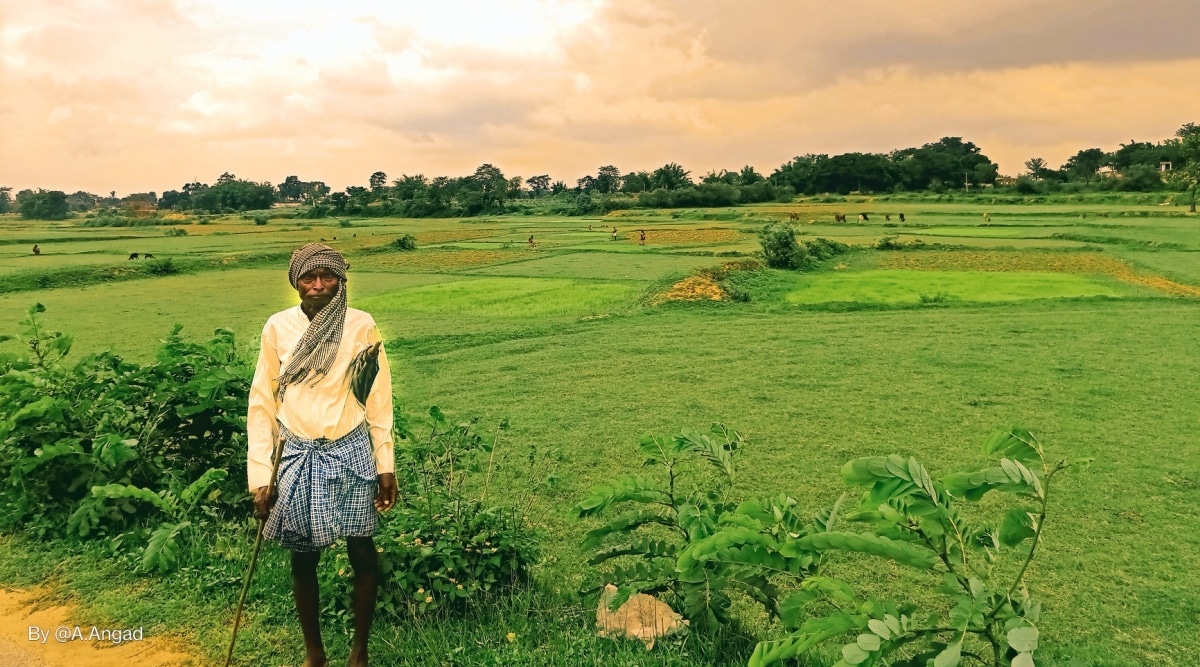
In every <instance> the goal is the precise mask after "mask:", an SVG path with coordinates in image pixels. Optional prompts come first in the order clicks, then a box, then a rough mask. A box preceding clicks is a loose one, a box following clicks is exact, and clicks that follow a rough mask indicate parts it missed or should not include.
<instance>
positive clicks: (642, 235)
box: [638, 229, 646, 245]
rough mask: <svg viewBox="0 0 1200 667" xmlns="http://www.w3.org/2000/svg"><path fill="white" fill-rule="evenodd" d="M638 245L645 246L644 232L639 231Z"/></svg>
mask: <svg viewBox="0 0 1200 667" xmlns="http://www.w3.org/2000/svg"><path fill="white" fill-rule="evenodd" d="M638 245H646V230H644V229H643V230H641V237H640V238H639V239H638Z"/></svg>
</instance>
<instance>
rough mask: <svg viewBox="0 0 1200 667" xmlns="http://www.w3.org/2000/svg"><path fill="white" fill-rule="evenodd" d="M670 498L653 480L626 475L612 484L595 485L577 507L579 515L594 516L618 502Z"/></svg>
mask: <svg viewBox="0 0 1200 667" xmlns="http://www.w3.org/2000/svg"><path fill="white" fill-rule="evenodd" d="M669 500H670V498H669V497H668V496H667V494H666V493H665V492H664V491H663V490H662V489H661V488H659V487H658V485H656V484H655V483H653V482H649V481H646V480H644V479H641V478H640V477H633V476H624V477H619V478H617V479H616V480H614V481H613V482H612V483H611V484H603V485H600V486H596V487H593V488H592V490H591V491H590V492H589V493H588V496H587V498H584V499H583V501H582V502H580V503H579V505H577V506H576V507H575V514H576V516H578V517H581V518H582V517H586V516H592V515H595V514H599V513H600V512H603V511H604V510H605V509H607V508H608V507H610V506H612V505H614V504H617V503H624V502H630V503H641V504H651V503H665V502H667V501H669Z"/></svg>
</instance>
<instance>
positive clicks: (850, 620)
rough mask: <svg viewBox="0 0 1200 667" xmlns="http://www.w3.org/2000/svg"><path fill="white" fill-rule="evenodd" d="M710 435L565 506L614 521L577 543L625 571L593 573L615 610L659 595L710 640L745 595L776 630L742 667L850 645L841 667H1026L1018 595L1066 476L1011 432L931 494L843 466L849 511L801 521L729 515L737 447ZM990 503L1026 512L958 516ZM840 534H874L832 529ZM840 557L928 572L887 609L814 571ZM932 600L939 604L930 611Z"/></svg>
mask: <svg viewBox="0 0 1200 667" xmlns="http://www.w3.org/2000/svg"><path fill="white" fill-rule="evenodd" d="M713 434H714V435H715V436H717V437H716V438H715V439H714V438H712V437H709V436H708V435H702V434H699V433H696V432H693V431H683V432H682V433H681V434H680V435H678V436H675V437H673V438H665V437H655V436H647V437H646V438H643V440H642V442H641V451H642V454H643V455H644V456H645V458H646V460H645V465H646V466H650V467H654V468H656V469H658V470H660V471H661V473H662V474H661V478H662V479H660V480H648V479H645V478H641V477H632V476H626V477H621V478H618V479H617V480H615V481H613V482H612V483H610V484H606V485H603V486H599V487H596V488H595V489H593V490H592V492H591V494H590V495H589V496H588V497H587V498H586V499H584V500H583V502H581V503H580V504H579V506H578V507H577V513H578V515H579V516H581V517H588V516H594V515H598V514H600V513H603V512H605V511H606V510H608V509H610V508H626V511H624V512H623V513H621V514H619V515H618V516H617V517H616V518H613V519H611V520H610V521H608V522H607V523H606V524H604V525H602V526H600V527H598V528H596V529H594V530H592V531H590V532H589V533H588V534H587V536H586V537H585V539H584V544H583V546H584V548H585V549H594V550H596V551H595V553H594V555H593V557H592V558H591V561H590V562H591V563H592V564H594V565H595V564H611V563H612V562H623V563H624V565H618V566H612V567H609V568H608V569H606V570H605V571H603V572H602V573H601V577H600V581H599V583H598V584H597V587H598V586H600V585H603V584H605V583H613V584H618V589H617V595H616V596H615V597H614V599H613V601H612V605H613V607H614V608H615V607H616V606H618V605H620V604H621V603H623V602H624V601H625V600H627V599H628V598H629V597H630V596H631V595H633V594H635V593H638V592H654V593H660V594H666V595H668V596H669V597H671V598H673V602H675V604H676V605H677V606H678V607H679V608H680V609H681V610H682V612H683V614H684V615H685V616H687V617H688V618H689V619H690V620H691V621H692V623H693V627H699V628H707V629H712V628H715V627H718V626H720V625H723V624H726V623H729V622H730V614H729V609H730V606H731V598H732V597H733V596H735V595H742V596H744V597H746V598H747V599H749V600H750V601H752V602H754V603H757V604H759V605H761V606H762V607H764V608H765V609H766V611H767V612H768V613H769V614H771V616H773V617H775V618H777V619H778V620H779V621H780V622H781V624H782V625H783V627H784V628H785V630H786V631H787V636H785V637H783V638H781V639H771V640H768V641H763V642H760V643H759V644H758V646H757V647H756V648H755V650H754V653H753V655H752V656H751V657H750V661H749V664H750V666H751V667H765V666H767V665H775V664H786V663H787V662H788V661H789V660H793V659H796V658H799V657H803V656H804V655H806V654H807V653H808V652H809V651H810V650H812V649H814V648H816V647H819V646H821V645H822V644H825V643H827V642H831V641H834V640H837V639H838V638H841V637H844V636H846V635H850V638H851V641H850V642H849V643H847V644H845V645H844V646H843V647H842V649H841V654H842V659H841V661H839V662H838V663H837V666H838V667H846V666H848V665H879V664H890V665H906V666H911V667H918V666H924V665H933V667H955V666H957V665H960V664H970V663H971V661H974V662H977V663H979V664H990V665H997V666H999V665H1012V666H1014V667H1030V666H1032V665H1033V664H1034V661H1033V654H1034V651H1036V650H1037V647H1038V636H1039V634H1038V622H1039V620H1040V615H1041V605H1040V604H1039V603H1038V602H1036V601H1035V600H1033V599H1032V598H1031V597H1030V595H1029V593H1028V591H1027V589H1026V588H1025V585H1024V579H1025V573H1026V570H1027V568H1028V567H1029V564H1030V562H1032V560H1033V558H1034V555H1035V554H1036V552H1037V547H1038V544H1039V542H1040V539H1041V534H1042V528H1043V526H1044V525H1045V521H1046V514H1047V497H1048V495H1047V494H1048V486H1049V482H1050V480H1051V479H1052V478H1053V477H1054V476H1055V475H1057V474H1058V473H1059V472H1062V471H1063V470H1065V469H1067V468H1068V467H1069V464H1068V463H1067V462H1066V461H1060V462H1057V463H1051V462H1048V461H1047V459H1046V455H1045V452H1044V450H1043V448H1042V445H1041V443H1040V442H1039V441H1038V439H1037V438H1036V437H1034V436H1033V434H1032V433H1030V432H1029V431H1026V430H1024V429H1019V428H1013V429H1009V430H1007V431H1004V432H1001V433H998V434H996V435H994V436H992V437H991V438H989V439H988V440H987V441H986V442H985V443H984V451H985V453H987V454H988V455H990V456H996V457H999V466H997V467H993V468H986V469H984V470H979V471H975V472H969V473H956V474H951V475H947V476H945V477H943V478H941V479H940V480H934V479H933V477H932V476H931V475H930V474H929V472H928V471H927V470H926V469H925V467H924V466H923V465H921V463H920V462H918V461H917V460H916V459H915V458H908V459H905V458H904V457H901V456H899V455H896V454H892V455H890V456H886V457H885V456H876V457H868V458H860V459H855V460H853V461H850V462H849V463H847V464H846V465H845V467H844V468H843V469H842V477H843V479H844V480H845V481H846V482H847V483H848V484H850V485H852V486H857V487H866V491H865V492H864V493H863V495H862V497H861V499H860V501H859V503H858V506H857V507H856V508H855V509H854V511H852V512H849V513H845V512H844V509H843V505H844V500H845V497H846V496H845V495H843V496H842V498H841V499H839V500H838V501H837V502H836V503H835V504H834V505H833V506H832V507H830V508H826V509H822V510H820V511H817V512H815V513H813V516H812V518H811V519H809V518H805V516H804V513H803V512H802V511H801V509H800V508H799V503H798V501H797V500H796V499H794V498H791V497H789V496H787V495H784V494H780V495H778V496H772V497H763V498H757V499H749V500H745V501H741V502H737V501H735V500H734V499H733V497H732V495H733V494H732V493H731V492H732V489H733V486H734V481H735V468H734V458H735V456H736V455H737V453H738V451H739V450H740V449H741V444H742V437H741V435H740V434H738V433H737V432H736V431H730V430H728V429H727V428H725V427H724V426H723V425H720V424H717V425H714V427H713ZM697 463H699V465H697ZM705 464H707V465H705ZM706 468H708V469H710V470H706ZM992 490H996V491H1001V492H1006V493H1010V494H1013V495H1014V496H1015V497H1017V498H1018V499H1020V501H1021V502H1022V505H1020V506H1018V507H1014V508H1012V509H1010V510H1008V511H1007V512H1006V513H1005V514H1004V515H1003V517H1002V518H1001V519H1000V520H998V521H990V522H973V521H969V520H968V519H967V518H965V517H964V516H963V514H962V513H961V512H960V510H959V504H960V503H961V502H962V501H970V502H977V501H979V500H981V499H982V498H983V496H984V495H985V494H987V493H988V492H989V491H992ZM1031 505H1032V506H1031ZM843 514H845V516H843ZM839 520H843V521H848V522H851V523H857V524H864V525H865V526H867V527H869V528H870V532H848V531H844V530H840V529H837V528H836V525H835V524H836V523H837V522H838V521H839ZM1026 541H1028V542H1029V544H1028V545H1027V546H1022V545H1023V544H1024V543H1025V542H1026ZM601 546H604V548H602V549H600V548H599V547H601ZM839 553H841V554H861V555H865V556H874V557H877V558H881V559H884V560H886V561H890V562H892V563H896V564H899V565H903V566H905V567H908V568H911V569H913V570H916V571H918V572H921V573H927V575H926V576H927V579H926V583H925V584H924V585H920V584H916V585H914V586H912V587H910V588H908V589H906V590H904V591H902V593H901V596H902V597H901V599H900V600H899V601H885V600H880V599H877V598H875V597H868V598H866V599H860V598H858V597H857V596H856V595H855V593H854V591H853V589H852V588H851V587H850V586H849V585H848V584H847V583H845V582H844V581H842V580H840V579H838V578H836V577H834V576H831V575H830V574H828V573H827V572H826V566H827V565H828V561H830V560H831V559H833V558H834V557H835V556H836V555H837V554H839ZM1006 554H1013V555H1015V556H1017V557H1018V558H1019V559H1020V560H1021V563H1022V564H1021V565H1020V568H1019V569H1018V570H1017V571H1016V573H1015V574H1008V573H1007V571H1006V570H1005V569H1004V568H1002V567H998V564H999V563H1000V561H1001V557H1002V556H1004V555H1006ZM863 562H866V561H863ZM1006 574H1008V576H1005V575H1006ZM930 575H931V576H930ZM933 594H938V595H940V596H941V598H942V600H944V604H940V605H939V606H937V607H930V606H929V605H928V603H927V602H926V601H927V600H928V599H929V598H930V597H932V596H933ZM989 655H990V657H989Z"/></svg>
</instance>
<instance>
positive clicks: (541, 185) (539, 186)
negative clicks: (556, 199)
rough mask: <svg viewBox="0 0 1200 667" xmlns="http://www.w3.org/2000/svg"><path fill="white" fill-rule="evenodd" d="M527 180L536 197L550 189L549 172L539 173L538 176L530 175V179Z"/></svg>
mask: <svg viewBox="0 0 1200 667" xmlns="http://www.w3.org/2000/svg"><path fill="white" fill-rule="evenodd" d="M525 182H526V183H528V184H529V189H530V190H532V191H533V196H534V197H541V196H542V195H544V194H546V193H547V192H549V190H550V176H549V174H538V175H537V176H530V177H529V179H528V180H527V181H525Z"/></svg>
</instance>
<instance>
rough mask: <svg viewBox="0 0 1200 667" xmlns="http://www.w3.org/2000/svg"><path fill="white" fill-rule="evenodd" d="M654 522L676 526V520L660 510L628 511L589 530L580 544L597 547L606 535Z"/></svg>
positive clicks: (628, 530)
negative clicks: (660, 512)
mask: <svg viewBox="0 0 1200 667" xmlns="http://www.w3.org/2000/svg"><path fill="white" fill-rule="evenodd" d="M654 523H657V524H661V525H664V526H674V522H673V521H672V520H671V519H670V517H667V516H664V515H662V514H659V513H658V512H648V511H643V510H637V511H633V512H626V513H625V514H622V515H621V516H619V517H617V518H615V519H613V520H612V521H609V522H608V523H606V524H604V525H603V526H600V527H599V528H596V529H594V530H590V531H588V533H587V534H586V535H584V537H583V542H582V544H581V545H580V546H582V547H583V548H584V549H595V548H596V547H598V546H600V542H601V541H603V540H604V538H605V537H607V536H609V535H612V534H613V533H627V532H630V531H633V530H635V529H637V528H640V527H641V526H646V525H649V524H654Z"/></svg>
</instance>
